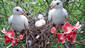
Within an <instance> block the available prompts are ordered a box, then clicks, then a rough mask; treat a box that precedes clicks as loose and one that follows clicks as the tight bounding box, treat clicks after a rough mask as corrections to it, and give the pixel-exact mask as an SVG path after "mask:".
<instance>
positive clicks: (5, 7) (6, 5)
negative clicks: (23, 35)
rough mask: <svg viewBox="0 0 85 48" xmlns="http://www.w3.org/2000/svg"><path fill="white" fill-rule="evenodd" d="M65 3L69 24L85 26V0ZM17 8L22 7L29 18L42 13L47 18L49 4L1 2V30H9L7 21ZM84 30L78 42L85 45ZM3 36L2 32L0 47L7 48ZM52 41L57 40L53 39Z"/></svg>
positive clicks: (24, 0) (39, 0) (16, 0)
mask: <svg viewBox="0 0 85 48" xmlns="http://www.w3.org/2000/svg"><path fill="white" fill-rule="evenodd" d="M48 2H49V6H51V0H48ZM63 2H64V6H63V7H64V8H65V9H67V11H68V13H69V17H70V19H69V20H68V22H70V23H71V24H73V25H74V24H75V23H76V22H77V21H80V23H81V24H83V25H85V0H71V1H67V0H63ZM15 6H21V7H22V8H23V11H25V13H26V15H27V17H35V16H37V14H38V13H42V14H43V15H44V16H45V15H46V12H47V9H48V3H47V2H46V1H43V0H0V30H2V28H3V27H5V28H6V30H9V25H8V21H7V19H8V17H9V16H11V15H12V9H13V8H14V7H15ZM84 28H85V26H83V27H82V29H81V31H80V33H78V35H77V41H79V42H81V43H85V37H84V35H85V33H84V31H85V29H84ZM81 32H83V33H81ZM3 36H4V35H3V34H2V33H1V31H0V47H1V48H6V47H7V46H6V45H4V43H3V42H2V41H3V40H4V38H3ZM52 40H56V39H55V38H53V39H52ZM82 40H83V41H82ZM22 45H23V43H22ZM19 46H20V45H19ZM52 46H53V48H56V47H57V43H56V45H55V43H53V45H52ZM61 48H63V46H61ZM76 48H85V45H82V44H79V43H77V44H76Z"/></svg>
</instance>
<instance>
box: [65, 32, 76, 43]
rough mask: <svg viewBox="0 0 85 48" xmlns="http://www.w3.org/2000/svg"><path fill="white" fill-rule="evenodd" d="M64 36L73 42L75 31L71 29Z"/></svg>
mask: <svg viewBox="0 0 85 48" xmlns="http://www.w3.org/2000/svg"><path fill="white" fill-rule="evenodd" d="M66 38H67V39H68V40H69V41H70V42H71V43H73V42H75V40H76V32H75V31H73V32H70V33H69V34H67V35H66Z"/></svg>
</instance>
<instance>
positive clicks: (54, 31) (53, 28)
mask: <svg viewBox="0 0 85 48" xmlns="http://www.w3.org/2000/svg"><path fill="white" fill-rule="evenodd" d="M51 33H52V34H54V36H56V34H57V32H56V28H55V27H52V28H51Z"/></svg>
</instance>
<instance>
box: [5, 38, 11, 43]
mask: <svg viewBox="0 0 85 48" xmlns="http://www.w3.org/2000/svg"><path fill="white" fill-rule="evenodd" d="M10 41H11V38H9V37H8V36H4V43H5V44H7V43H8V42H10Z"/></svg>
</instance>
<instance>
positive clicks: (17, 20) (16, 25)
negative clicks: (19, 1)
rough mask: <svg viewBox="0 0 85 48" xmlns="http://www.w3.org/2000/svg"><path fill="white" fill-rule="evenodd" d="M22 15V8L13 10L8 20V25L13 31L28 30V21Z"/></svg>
mask: <svg viewBox="0 0 85 48" xmlns="http://www.w3.org/2000/svg"><path fill="white" fill-rule="evenodd" d="M23 14H24V12H23V11H22V8H21V7H18V6H17V7H14V8H13V15H12V16H10V17H9V18H8V23H9V25H10V26H11V27H12V29H14V30H15V31H19V32H21V31H22V30H25V29H28V25H29V23H28V19H27V18H26V17H25V16H24V15H23Z"/></svg>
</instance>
